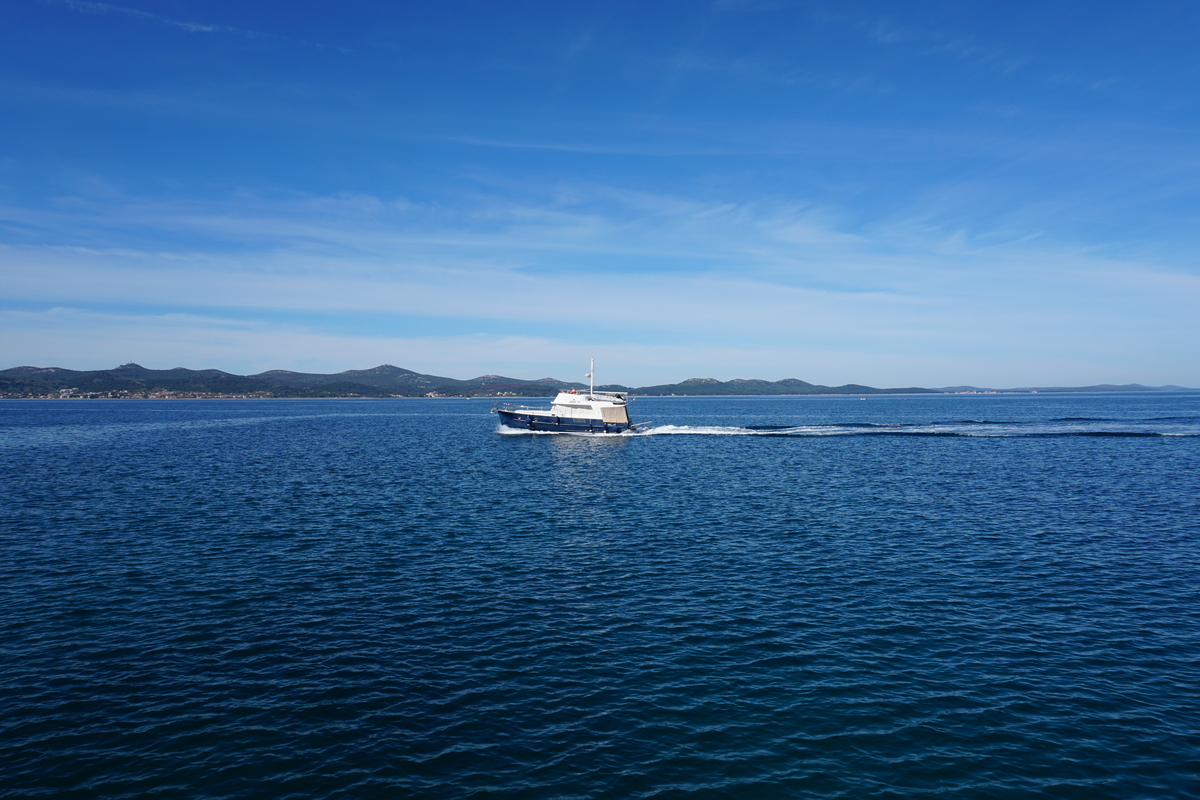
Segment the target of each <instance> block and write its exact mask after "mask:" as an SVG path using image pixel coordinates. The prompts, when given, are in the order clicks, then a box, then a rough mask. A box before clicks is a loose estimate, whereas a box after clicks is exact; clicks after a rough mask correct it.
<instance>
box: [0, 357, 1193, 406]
mask: <svg viewBox="0 0 1200 800" xmlns="http://www.w3.org/2000/svg"><path fill="white" fill-rule="evenodd" d="M572 388H573V389H586V388H587V384H584V383H578V382H574V383H573V382H568V381H560V380H557V379H555V378H539V379H537V380H526V379H522V378H512V377H507V376H504V375H480V376H479V377H476V378H470V379H467V380H459V379H457V378H448V377H444V376H440V375H427V374H423V373H419V372H415V371H413V370H410V369H404V368H403V367H397V366H394V365H392V364H380V365H379V366H376V367H371V368H369V369H358V370H355V369H351V370H343V371H342V372H337V373H332V374H326V373H316V372H295V371H292V370H283V369H273V370H267V371H265V372H260V373H257V374H254V375H235V374H233V373H230V372H225V371H223V370H219V369H201V370H194V369H188V368H185V367H175V368H173V369H165V370H156V369H149V368H147V367H143V366H141V365H140V364H135V363H133V362H129V363H126V364H121V365H120V366H118V367H114V368H113V369H108V370H71V369H66V368H63V367H34V366H20V367H12V368H10V369H6V370H0V398H20V397H150V396H154V397H545V396H546V395H547V394H553V393H554V392H557V391H560V390H564V389H572ZM596 388H597V389H600V390H604V391H621V392H628V393H630V394H636V395H642V396H651V397H653V396H685V397H686V396H721V395H726V396H731V395H795V394H857V395H867V394H944V393H956V392H957V393H962V392H966V393H970V392H1088V391H1110V392H1127V391H1189V390H1188V389H1186V388H1184V387H1180V386H1163V387H1152V386H1142V385H1141V384H1121V385H1118V384H1098V385H1095V386H1084V387H1021V388H1017V389H984V388H980V387H974V386H954V387H942V388H935V389H927V388H923V387H917V386H908V387H901V388H884V389H879V388H876V387H873V386H865V385H863V384H857V383H848V384H844V385H842V386H824V385H821V384H814V383H808V382H807V381H802V380H800V379H799V378H784V379H782V380H778V381H766V380H761V379H757V378H734V379H732V380H728V381H720V380H717V379H716V378H688V379H687V380H684V381H680V382H679V383H668V384H657V385H653V386H642V387H629V386H623V385H620V384H606V385H604V386H598V387H596Z"/></svg>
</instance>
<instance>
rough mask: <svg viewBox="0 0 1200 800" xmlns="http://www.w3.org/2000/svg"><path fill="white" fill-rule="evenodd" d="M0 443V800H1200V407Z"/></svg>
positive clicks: (213, 424)
mask: <svg viewBox="0 0 1200 800" xmlns="http://www.w3.org/2000/svg"><path fill="white" fill-rule="evenodd" d="M631 414H632V416H633V417H634V419H635V421H638V420H649V421H650V424H649V425H648V426H646V428H645V431H644V432H643V433H639V434H637V435H622V436H595V437H588V436H571V435H552V434H540V435H539V434H516V435H513V434H507V435H506V434H502V433H500V432H499V431H498V430H497V426H496V417H495V416H492V415H489V414H488V403H487V402H484V401H477V400H311V401H309V400H295V401H275V400H246V401H238V400H216V401H202V400H197V401H184V400H178V401H149V400H148V401H115V400H113V401H13V400H10V401H3V403H0V489H2V495H0V796H4V797H80V798H83V797H105V798H120V797H163V798H170V797H180V798H183V797H188V798H191V797H202V798H224V797H229V798H233V797H272V798H275V797H295V798H306V797H346V798H351V797H412V798H457V797H495V798H585V797H587V798H591V797H606V798H725V797H729V798H775V797H779V798H783V797H789V798H790V797H804V798H908V797H929V798H933V797H937V798H990V797H995V798H1022V797H1052V798H1163V797H1200V395H1198V394H1194V393H1181V394H1134V395H995V396H993V395H985V396H907V397H899V396H872V397H869V398H867V399H865V400H860V399H859V398H857V397H785V398H778V397H771V398H643V399H639V400H637V401H636V402H635V403H634V404H633V406H631Z"/></svg>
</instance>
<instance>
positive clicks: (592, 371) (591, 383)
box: [587, 358, 596, 400]
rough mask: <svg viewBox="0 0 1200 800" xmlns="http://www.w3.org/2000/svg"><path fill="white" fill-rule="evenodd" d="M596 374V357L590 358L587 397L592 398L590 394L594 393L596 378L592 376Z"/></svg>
mask: <svg viewBox="0 0 1200 800" xmlns="http://www.w3.org/2000/svg"><path fill="white" fill-rule="evenodd" d="M595 374H596V359H595V358H593V359H592V367H591V369H590V370H589V371H588V374H587V376H588V399H589V400H591V399H592V395H593V394H595V393H596V379H595V378H594V377H592V376H594V375H595Z"/></svg>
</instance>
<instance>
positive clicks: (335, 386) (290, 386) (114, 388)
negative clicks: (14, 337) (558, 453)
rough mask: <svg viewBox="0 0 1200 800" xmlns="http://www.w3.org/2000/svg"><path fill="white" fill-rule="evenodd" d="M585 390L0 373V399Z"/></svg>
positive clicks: (441, 381) (175, 374)
mask: <svg viewBox="0 0 1200 800" xmlns="http://www.w3.org/2000/svg"><path fill="white" fill-rule="evenodd" d="M572 387H574V388H576V389H586V388H587V386H586V384H582V383H566V382H564V381H558V380H554V379H553V378H542V379H541V380H536V381H529V380H522V379H520V378H506V377H504V376H502V375H483V376H480V377H478V378H472V379H470V380H456V379H454V378H445V377H441V376H438V375H423V374H421V373H419V372H413V371H412V370H409V369H402V368H400V367H394V366H392V365H390V364H383V365H380V366H378V367H374V368H372V369H361V370H346V371H345V372H338V373H335V374H333V375H325V374H321V373H309V372H291V371H289V370H282V369H275V370H268V371H267V372H263V373H259V374H258V375H232V374H230V373H228V372H222V371H221V370H217V369H205V370H191V369H184V368H182V367H180V368H176V369H164V370H159V369H147V368H146V367H143V366H141V365H140V364H122V365H121V366H119V367H116V368H115V369H106V370H92V371H79V370H71V369H62V368H60V367H14V368H12V369H7V370H2V371H0V397H46V396H72V397H74V396H80V397H100V396H103V397H143V396H151V395H155V396H182V397H202V396H205V397H207V396H211V397H216V396H257V397H544V396H545V395H547V394H554V393H556V392H558V391H559V390H560V389H569V388H572Z"/></svg>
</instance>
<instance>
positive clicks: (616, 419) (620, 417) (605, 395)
mask: <svg viewBox="0 0 1200 800" xmlns="http://www.w3.org/2000/svg"><path fill="white" fill-rule="evenodd" d="M595 372H596V360H595V359H592V371H591V372H589V373H588V374H587V378H588V391H587V394H581V393H580V392H579V391H577V390H576V389H570V390H569V391H561V392H559V393H558V396H557V397H555V398H554V401H553V402H552V403H551V404H550V407H549V408H529V407H526V406H521V405H517V404H514V403H501V404H497V405H495V406H493V407H492V412H493V413H495V414H497V415H499V417H500V425H501V426H502V427H505V428H514V429H517V430H523V431H543V432H549V433H625V432H626V431H631V430H633V429H634V428H635V427H636V425H635V424H634V423H632V422H630V421H629V411H628V406H629V403H630V400H629V397H628V396H627V395H626V394H625V393H624V392H597V391H596V381H595V379H594V378H593V377H592V376H593V375H594V374H595ZM637 424H640V425H644V424H646V423H644V422H643V423H637Z"/></svg>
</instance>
